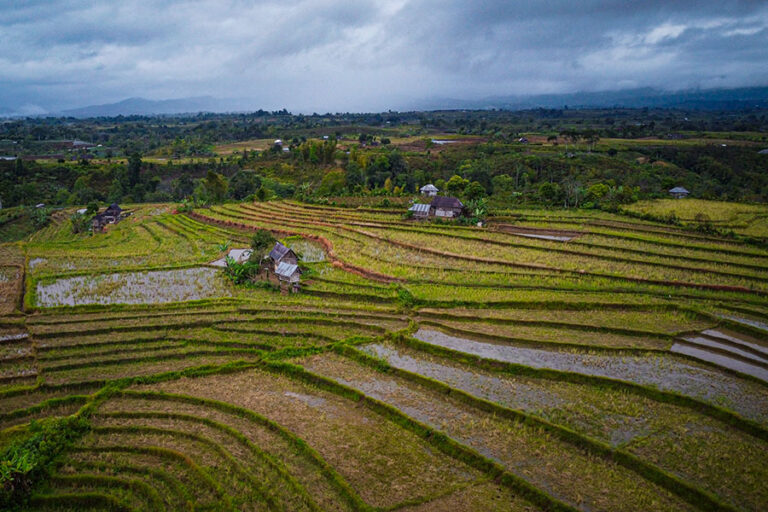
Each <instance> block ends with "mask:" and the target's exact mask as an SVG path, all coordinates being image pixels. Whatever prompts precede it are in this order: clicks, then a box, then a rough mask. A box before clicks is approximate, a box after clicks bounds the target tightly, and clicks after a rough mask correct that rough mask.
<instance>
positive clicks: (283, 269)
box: [275, 262, 301, 292]
mask: <svg viewBox="0 0 768 512" xmlns="http://www.w3.org/2000/svg"><path fill="white" fill-rule="evenodd" d="M275 275H276V276H277V279H278V281H279V282H280V284H281V285H283V284H285V285H288V286H290V287H291V291H292V292H298V291H299V281H300V280H301V269H300V268H299V266H298V265H294V264H292V263H286V262H282V263H280V264H279V265H278V266H277V268H276V269H275Z"/></svg>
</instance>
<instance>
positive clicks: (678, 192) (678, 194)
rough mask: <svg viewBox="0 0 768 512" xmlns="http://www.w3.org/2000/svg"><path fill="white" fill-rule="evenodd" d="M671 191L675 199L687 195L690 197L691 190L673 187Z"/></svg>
mask: <svg viewBox="0 0 768 512" xmlns="http://www.w3.org/2000/svg"><path fill="white" fill-rule="evenodd" d="M669 193H670V194H672V197H674V198H675V199H683V198H685V197H688V194H690V192H688V191H687V190H686V189H684V188H683V187H675V188H672V189H670V190H669Z"/></svg>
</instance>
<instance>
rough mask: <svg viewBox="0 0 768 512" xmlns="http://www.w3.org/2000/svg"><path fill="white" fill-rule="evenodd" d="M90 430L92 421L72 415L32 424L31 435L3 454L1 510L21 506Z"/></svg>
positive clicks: (0, 469) (0, 463) (0, 481)
mask: <svg viewBox="0 0 768 512" xmlns="http://www.w3.org/2000/svg"><path fill="white" fill-rule="evenodd" d="M89 428H90V424H89V423H88V420H86V419H85V418H82V417H77V416H69V417H66V418H61V419H53V420H46V421H43V422H36V421H32V422H31V423H30V426H29V430H30V432H31V433H32V435H31V436H29V437H27V438H25V439H22V440H19V441H16V442H14V443H12V444H11V445H10V446H8V447H7V448H6V449H5V450H3V452H2V454H1V455H0V508H3V510H9V509H11V508H12V507H18V506H19V505H21V504H22V503H23V502H24V501H25V499H26V498H27V497H28V496H29V494H30V492H31V491H32V489H33V487H34V486H35V485H36V484H37V483H38V482H39V481H40V480H41V479H42V478H44V477H45V476H46V475H47V474H48V473H49V472H50V469H51V468H52V466H53V465H54V464H55V463H56V460H57V457H58V455H59V454H60V453H62V452H63V451H64V450H65V449H66V448H68V447H69V446H71V445H72V444H73V443H74V442H75V441H76V440H77V439H79V438H80V437H81V436H82V435H83V434H85V433H86V432H87V431H88V430H89Z"/></svg>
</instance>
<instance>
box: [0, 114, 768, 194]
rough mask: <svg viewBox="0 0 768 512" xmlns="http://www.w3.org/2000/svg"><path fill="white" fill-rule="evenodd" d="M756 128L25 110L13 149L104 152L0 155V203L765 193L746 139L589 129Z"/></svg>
mask: <svg viewBox="0 0 768 512" xmlns="http://www.w3.org/2000/svg"><path fill="white" fill-rule="evenodd" d="M767 126H768V113H766V112H765V111H753V112H720V113H712V112H692V113H683V112H678V111H667V110H647V109H639V110H629V109H621V110H588V111H582V110H578V111H577V110H565V109H562V110H543V109H539V110H533V111H525V112H506V111H472V112H463V111H446V112H427V113H424V112H420V113H397V112H389V113H381V114H339V115H313V116H294V115H291V114H289V113H287V112H285V111H283V112H258V113H255V114H252V115H240V114H238V115H221V114H204V115H198V116H191V117H148V118H144V117H131V118H112V119H91V120H83V121H78V120H72V119H29V120H23V121H13V122H7V123H2V124H0V138H2V139H3V141H4V142H5V143H6V145H7V144H8V143H9V141H10V142H11V143H13V146H14V147H15V148H17V149H19V150H20V153H23V152H24V151H27V150H29V148H31V147H34V146H35V145H36V144H39V143H40V142H42V141H51V140H60V139H79V140H86V141H88V142H92V143H99V144H102V145H103V146H104V147H106V148H107V149H108V150H109V151H110V152H111V153H110V154H108V155H103V156H102V158H101V159H100V160H99V161H98V163H97V161H91V160H88V159H84V158H83V159H81V160H77V161H65V160H63V159H61V160H58V161H56V160H52V161H45V162H43V161H34V160H24V159H23V158H19V159H17V160H15V161H0V200H2V204H3V206H15V205H34V204H37V203H45V204H49V205H85V204H88V203H91V202H93V201H102V202H166V201H181V200H183V199H185V198H190V199H193V200H195V201H196V202H198V203H211V202H220V201H225V200H229V199H232V200H242V199H246V198H251V199H262V200H264V199H270V198H273V197H280V198H282V197H298V198H301V199H304V200H322V199H323V198H326V197H336V196H341V195H381V196H391V195H395V196H397V195H409V194H414V193H416V192H417V190H418V187H420V186H422V185H424V184H426V183H435V184H436V185H437V186H438V188H440V189H441V190H443V191H444V192H445V193H451V194H454V195H457V196H459V197H463V198H468V199H475V198H478V197H487V198H489V199H490V200H491V201H492V202H493V203H494V204H498V205H503V204H519V203H542V204H548V205H558V206H564V207H584V206H586V207H603V206H605V205H606V204H608V205H614V204H616V203H627V202H632V201H635V200H637V199H641V198H652V197H665V196H666V195H667V190H668V189H669V188H671V187H674V186H678V185H679V186H684V187H686V188H688V189H689V190H690V191H691V192H692V194H693V195H694V196H695V197H701V198H710V199H723V200H736V201H750V202H766V201H768V173H766V172H765V169H766V167H767V165H768V155H762V154H759V153H758V151H757V150H756V149H755V146H754V145H753V146H741V145H733V144H732V145H725V146H722V145H720V144H708V145H687V144H663V145H660V144H653V143H651V142H649V143H648V144H647V145H636V144H635V145H632V146H621V145H617V147H613V146H612V145H611V144H601V143H600V141H601V139H605V138H612V139H616V138H619V139H621V138H627V139H634V138H638V137H662V138H674V137H678V136H679V137H690V136H694V135H695V136H698V137H707V136H710V135H711V132H714V131H717V132H729V133H730V137H731V138H734V139H739V140H749V141H752V142H762V141H766V140H768V139H767V135H766V127H767ZM691 130H693V131H695V132H696V133H695V134H691V133H690V131H691ZM684 132H687V134H686V135H681V134H682V133H684ZM437 133H449V134H457V135H467V136H477V137H478V141H477V143H473V144H454V145H449V146H444V147H441V148H440V150H439V151H438V150H436V149H435V148H434V147H431V146H432V144H431V140H430V135H431V134H437ZM525 133H537V134H540V135H542V136H547V137H548V138H549V139H550V141H552V140H553V139H554V140H559V141H560V144H557V145H552V144H549V145H547V146H536V145H524V144H521V143H520V142H519V137H520V136H521V134H525ZM323 136H325V137H328V139H327V140H322V137H323ZM403 136H411V137H414V136H416V137H419V139H417V140H419V141H421V142H422V146H420V147H419V148H408V147H406V148H403V149H398V148H397V147H395V145H394V144H390V143H389V142H390V139H394V138H396V137H403ZM273 137H274V138H281V139H283V140H284V141H285V147H286V148H289V151H283V149H282V148H281V147H280V146H274V147H270V148H269V149H267V150H264V151H240V152H236V153H234V154H232V155H227V156H226V157H223V156H222V157H219V156H215V155H214V154H213V146H214V144H216V143H222V142H235V141H241V140H250V139H254V138H269V139H272V138H273ZM569 145H570V146H569ZM766 146H768V142H766ZM758 149H759V148H758ZM0 151H2V150H1V149H0ZM102 151H104V150H102ZM157 154H163V155H168V156H169V157H170V158H169V159H168V161H167V162H166V163H157V162H156V161H143V160H142V157H143V156H152V155H157ZM123 156H129V158H128V159H127V162H126V163H122V162H115V161H112V160H111V159H112V158H118V157H123ZM451 180H453V181H451Z"/></svg>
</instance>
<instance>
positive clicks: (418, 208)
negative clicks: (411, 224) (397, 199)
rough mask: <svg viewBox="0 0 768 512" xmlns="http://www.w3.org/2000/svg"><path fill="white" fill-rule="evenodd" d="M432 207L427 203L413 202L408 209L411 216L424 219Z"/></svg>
mask: <svg viewBox="0 0 768 512" xmlns="http://www.w3.org/2000/svg"><path fill="white" fill-rule="evenodd" d="M431 208H432V207H431V206H430V205H428V204H421V203H415V204H414V205H413V206H411V207H410V208H408V211H410V212H413V216H414V218H416V219H426V218H427V217H429V211H430V209H431Z"/></svg>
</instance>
